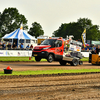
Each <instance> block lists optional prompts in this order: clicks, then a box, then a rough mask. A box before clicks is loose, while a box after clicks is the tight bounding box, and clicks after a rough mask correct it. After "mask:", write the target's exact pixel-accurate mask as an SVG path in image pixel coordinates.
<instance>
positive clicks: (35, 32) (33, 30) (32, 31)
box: [28, 22, 44, 38]
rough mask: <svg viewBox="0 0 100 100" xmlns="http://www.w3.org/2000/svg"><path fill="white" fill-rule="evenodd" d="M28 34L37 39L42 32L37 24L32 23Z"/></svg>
mask: <svg viewBox="0 0 100 100" xmlns="http://www.w3.org/2000/svg"><path fill="white" fill-rule="evenodd" d="M28 33H29V34H30V35H32V36H35V37H36V38H37V37H38V36H40V35H43V34H44V31H43V30H42V26H41V25H40V24H39V23H37V22H34V23H32V27H31V28H30V29H29V31H28Z"/></svg>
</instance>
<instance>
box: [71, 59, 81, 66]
mask: <svg viewBox="0 0 100 100" xmlns="http://www.w3.org/2000/svg"><path fill="white" fill-rule="evenodd" d="M78 64H79V60H78V59H73V60H72V62H71V65H72V66H77V65H78Z"/></svg>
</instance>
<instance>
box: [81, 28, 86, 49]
mask: <svg viewBox="0 0 100 100" xmlns="http://www.w3.org/2000/svg"><path fill="white" fill-rule="evenodd" d="M81 37H82V42H83V45H84V47H86V46H85V42H86V29H84V31H83V33H82V35H81Z"/></svg>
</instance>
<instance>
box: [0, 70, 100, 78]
mask: <svg viewBox="0 0 100 100" xmlns="http://www.w3.org/2000/svg"><path fill="white" fill-rule="evenodd" d="M84 72H85V73H86V72H100V69H74V70H73V69H71V70H37V71H13V72H12V74H4V72H3V71H0V76H3V75H40V74H42V75H43V74H58V73H60V74H61V73H84Z"/></svg>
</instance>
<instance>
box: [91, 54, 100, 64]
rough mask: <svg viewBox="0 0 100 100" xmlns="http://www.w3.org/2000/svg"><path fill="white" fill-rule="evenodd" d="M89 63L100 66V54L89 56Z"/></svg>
mask: <svg viewBox="0 0 100 100" xmlns="http://www.w3.org/2000/svg"><path fill="white" fill-rule="evenodd" d="M89 63H92V65H98V64H100V55H98V54H89Z"/></svg>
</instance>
